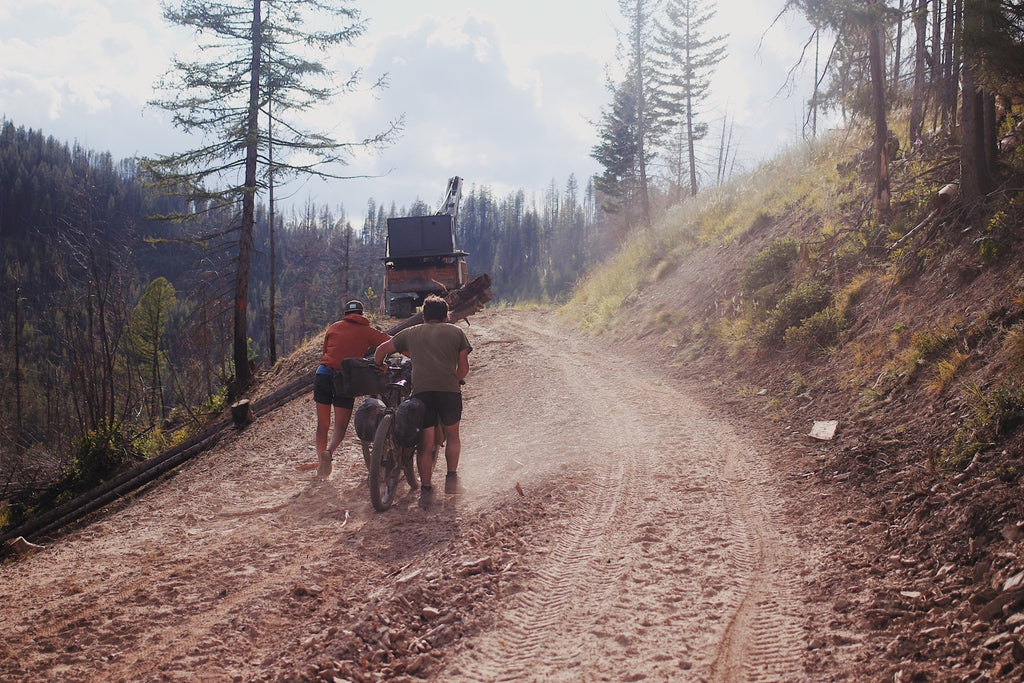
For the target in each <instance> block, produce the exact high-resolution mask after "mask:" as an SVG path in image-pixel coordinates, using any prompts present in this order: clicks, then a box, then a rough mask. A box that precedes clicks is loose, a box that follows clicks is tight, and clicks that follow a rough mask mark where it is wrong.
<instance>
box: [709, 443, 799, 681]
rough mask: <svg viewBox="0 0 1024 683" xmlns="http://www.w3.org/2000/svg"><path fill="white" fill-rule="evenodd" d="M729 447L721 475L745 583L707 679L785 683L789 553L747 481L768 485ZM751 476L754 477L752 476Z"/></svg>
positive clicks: (789, 664)
mask: <svg viewBox="0 0 1024 683" xmlns="http://www.w3.org/2000/svg"><path fill="white" fill-rule="evenodd" d="M758 470H760V468H759V467H758V466H757V465H756V464H755V463H753V462H750V461H748V460H747V459H746V458H744V456H743V455H742V453H741V451H740V447H739V446H737V445H736V444H735V443H730V444H728V446H727V448H726V459H725V468H724V471H723V476H724V478H725V480H726V481H727V482H728V484H729V487H730V493H731V495H730V498H729V503H728V507H729V511H730V514H731V516H732V518H733V519H734V524H733V529H734V531H735V533H736V534H737V536H739V537H741V539H742V543H741V545H742V547H743V548H744V550H743V551H741V552H740V553H739V556H740V557H741V561H742V565H743V566H744V573H746V574H748V576H749V581H747V582H746V585H745V587H744V591H745V592H744V594H743V596H742V599H741V600H740V603H739V605H738V607H737V608H736V611H735V612H734V613H733V615H732V617H731V618H730V619H729V622H728V624H727V626H726V629H725V632H724V634H723V636H722V639H721V641H720V643H719V645H718V648H717V651H716V653H715V658H714V661H713V662H712V665H711V676H710V677H711V680H712V681H719V682H723V683H724V682H728V681H738V680H743V681H776V680H778V681H785V680H790V679H791V677H792V675H793V672H794V671H798V670H799V658H800V651H799V648H798V645H797V644H798V643H800V642H801V641H802V639H803V636H804V634H803V631H802V630H801V629H800V628H799V627H798V626H797V624H798V623H799V621H798V618H799V610H798V609H796V606H795V604H794V602H795V601H794V599H793V597H792V596H794V595H795V594H796V586H795V581H794V579H793V577H791V576H788V575H787V574H786V573H785V572H784V571H783V570H784V569H785V567H786V566H787V564H788V559H789V556H790V555H791V553H789V552H787V549H786V546H785V541H784V539H783V538H782V537H781V536H780V535H779V534H778V533H777V532H776V531H775V529H776V527H777V523H776V522H775V521H774V520H773V518H772V514H771V512H770V511H769V510H768V509H767V508H766V506H765V501H764V500H763V498H762V496H761V495H759V492H758V490H757V489H756V488H755V487H753V486H751V484H750V483H749V482H750V481H751V480H753V481H757V480H760V481H762V482H765V481H766V480H767V478H766V476H765V475H764V473H762V472H759V471H758ZM755 473H756V474H755Z"/></svg>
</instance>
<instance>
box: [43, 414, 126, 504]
mask: <svg viewBox="0 0 1024 683" xmlns="http://www.w3.org/2000/svg"><path fill="white" fill-rule="evenodd" d="M139 457H140V456H139V454H138V453H137V452H136V450H135V448H134V447H133V446H132V443H131V440H130V439H129V438H128V437H126V436H125V435H124V434H123V433H122V432H121V430H120V429H119V428H118V426H117V425H114V424H112V423H109V422H107V423H104V424H102V425H100V426H99V427H97V428H96V429H94V430H92V431H90V432H87V433H86V434H84V435H83V436H82V437H81V438H79V439H78V441H77V442H76V443H75V447H74V450H73V451H72V453H71V457H70V458H69V459H68V463H67V466H66V467H65V470H64V473H63V477H62V484H61V489H62V491H61V492H60V493H59V497H60V498H61V499H70V498H72V497H74V496H76V495H78V494H80V493H84V492H85V491H88V490H89V489H91V488H93V487H94V486H97V485H98V484H100V483H102V482H103V481H104V480H105V479H108V478H109V477H110V476H111V475H113V474H114V473H116V472H117V471H118V470H120V469H121V468H122V467H124V466H125V465H127V464H128V463H130V462H132V461H133V460H136V459H139Z"/></svg>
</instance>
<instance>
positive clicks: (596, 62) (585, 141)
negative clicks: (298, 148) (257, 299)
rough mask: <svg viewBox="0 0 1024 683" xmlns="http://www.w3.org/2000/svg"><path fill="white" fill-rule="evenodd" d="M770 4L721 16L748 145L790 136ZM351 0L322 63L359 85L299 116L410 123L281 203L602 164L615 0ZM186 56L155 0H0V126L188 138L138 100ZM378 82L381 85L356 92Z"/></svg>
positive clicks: (787, 55) (107, 141) (507, 185)
mask: <svg viewBox="0 0 1024 683" xmlns="http://www.w3.org/2000/svg"><path fill="white" fill-rule="evenodd" d="M770 4H775V3H764V2H763V0H722V1H721V3H720V8H719V14H720V16H721V18H722V20H723V22H725V28H724V30H726V31H728V32H729V33H730V34H732V36H733V38H732V39H731V43H730V56H729V59H728V60H727V61H726V62H724V63H723V64H722V65H721V66H720V67H719V73H718V75H717V76H716V86H715V94H714V97H713V102H711V103H709V104H711V105H712V109H711V113H712V114H713V115H714V116H716V117H721V116H722V114H723V113H724V112H725V110H726V107H728V111H729V114H730V116H733V117H735V120H736V122H737V126H738V127H742V131H739V132H738V135H739V136H740V137H741V138H742V139H743V145H744V146H745V147H748V148H750V149H751V150H753V149H754V148H755V145H756V146H764V147H766V148H767V146H768V144H769V143H774V142H775V138H776V137H778V136H780V135H781V136H782V137H789V138H792V135H793V133H792V131H793V123H792V120H793V118H794V114H793V113H792V112H793V110H794V102H792V101H790V102H786V101H784V100H782V99H776V100H773V99H772V96H773V95H774V94H775V91H776V90H778V88H779V87H780V86H781V85H782V83H783V80H784V78H785V71H786V69H788V68H789V67H790V66H791V65H792V59H791V56H792V53H793V51H794V49H798V47H797V46H794V39H793V35H794V33H793V31H792V29H791V28H789V27H782V30H775V29H773V30H772V31H769V32H768V34H767V35H766V36H765V39H764V43H763V45H762V48H761V50H760V52H758V53H756V54H755V53H754V46H755V45H756V43H757V41H758V40H760V39H761V35H762V33H764V31H765V30H766V29H767V28H768V24H769V23H770V21H771V19H772V18H774V14H775V12H776V11H777V10H775V9H773V8H771V7H770V6H766V5H770ZM357 6H360V8H361V10H362V12H363V14H364V17H365V18H366V19H367V20H368V22H369V24H368V30H367V33H366V34H365V35H364V36H363V37H361V38H360V39H359V40H358V41H357V43H356V44H355V45H353V46H350V47H344V48H341V49H338V50H336V51H332V53H331V55H330V56H329V58H328V59H329V61H330V64H329V65H330V66H331V68H332V69H333V70H334V71H335V72H336V73H337V75H338V76H339V77H340V78H342V79H344V78H346V77H347V76H348V75H349V74H350V73H351V72H352V71H353V70H355V69H361V70H362V71H363V74H364V75H363V80H362V84H363V86H362V87H363V89H361V90H357V91H356V92H351V93H347V94H345V95H343V96H341V97H339V98H338V99H336V100H335V101H332V102H328V103H324V105H323V106H320V107H317V108H315V109H314V110H311V111H310V112H309V113H308V114H307V116H306V117H305V119H304V127H305V128H306V129H307V130H314V131H322V132H326V133H328V134H329V135H331V136H333V137H334V138H336V139H338V140H341V141H355V140H359V139H361V138H363V137H365V136H368V135H372V134H373V133H375V132H377V131H380V130H381V129H383V128H385V127H386V126H387V124H388V122H389V121H391V120H393V119H394V118H396V117H397V116H398V115H400V114H402V113H404V114H405V115H406V129H405V132H404V134H403V135H402V136H401V138H400V139H399V140H398V142H397V144H396V145H394V146H393V147H392V148H390V149H388V150H386V151H385V152H383V153H382V154H379V155H374V154H370V153H369V152H367V151H358V152H357V153H356V154H355V158H354V160H353V163H352V164H351V165H350V166H348V167H347V168H344V169H338V171H339V173H342V174H355V175H359V174H370V175H374V174H376V175H385V176H386V177H384V178H380V179H376V180H365V181H355V180H353V181H332V182H329V183H320V182H312V181H311V182H307V183H305V184H303V185H301V186H296V187H294V188H290V192H291V193H292V194H294V200H293V201H296V202H298V203H300V204H301V203H302V202H304V201H305V200H306V198H307V196H311V197H312V198H313V199H314V200H315V201H318V202H323V203H328V204H330V205H332V206H336V205H337V204H338V203H341V202H343V203H344V204H345V207H346V209H347V210H348V212H349V214H350V215H352V214H359V213H361V211H362V210H363V207H364V206H365V204H366V200H367V199H368V198H370V197H371V196H372V197H374V198H375V199H376V200H377V202H378V203H379V204H384V205H389V204H390V203H391V202H392V201H394V202H395V203H396V204H398V205H399V206H403V205H405V206H407V205H409V204H411V202H412V201H413V200H414V199H417V198H419V199H422V200H423V201H426V202H428V203H431V204H434V203H436V201H437V200H439V199H440V198H441V195H442V194H443V192H444V187H445V183H446V180H447V178H448V177H449V176H450V175H453V174H459V175H462V176H463V177H464V178H465V179H466V182H467V185H478V186H479V185H487V186H489V187H491V188H492V189H493V190H494V191H495V192H497V193H501V192H505V191H511V190H513V189H519V188H523V189H525V190H526V191H527V193H530V192H532V191H534V190H542V189H543V188H545V187H546V186H547V185H548V184H549V183H550V182H551V180H555V181H556V183H557V184H559V185H562V184H564V182H565V180H566V179H567V178H568V176H569V174H570V173H575V174H576V176H577V179H578V181H579V182H580V183H581V184H583V183H585V182H586V176H587V175H589V174H590V173H593V172H595V171H596V170H597V169H596V163H595V162H594V161H593V160H592V159H590V157H589V154H590V150H591V148H592V146H593V145H594V143H595V141H596V140H595V129H594V126H593V122H595V121H597V120H598V119H599V117H600V114H601V110H602V108H603V107H605V106H606V105H607V103H608V100H609V97H610V96H609V94H608V92H607V91H606V90H605V88H604V83H605V67H606V66H608V65H609V64H611V63H613V62H614V60H615V46H616V34H615V27H616V26H621V25H622V24H623V23H624V22H623V20H622V19H621V17H620V16H619V10H618V2H617V0H559V1H558V2H551V0H515V1H514V2H494V1H491V2H486V3H475V4H472V6H471V7H469V8H467V3H465V1H464V0H431V2H429V3H424V2H422V0H377V1H376V2H374V3H357ZM797 35H800V34H799V32H797ZM193 46H194V41H193V38H192V36H191V35H189V34H188V33H187V32H185V31H184V30H182V29H180V28H172V27H169V26H167V25H166V24H165V23H164V22H163V20H162V18H161V12H160V6H159V3H157V2H154V1H153V0H144V1H141V2H140V1H139V0H21V1H20V2H2V3H0V115H3V116H6V117H7V118H8V119H10V120H12V121H14V122H15V123H16V124H18V125H25V126H27V127H34V128H42V129H43V130H44V131H45V132H46V133H48V134H52V135H54V136H55V137H58V138H60V139H66V140H69V141H70V140H79V141H80V142H83V143H85V144H88V145H89V146H91V147H93V148H94V149H97V150H100V151H107V150H109V151H111V152H112V153H113V154H114V155H115V157H119V158H120V157H124V156H130V155H133V154H135V153H141V154H156V153H168V152H171V151H174V150H176V149H182V148H184V147H185V146H186V145H194V144H196V141H195V140H188V139H186V138H185V137H184V136H183V135H182V134H180V133H177V132H176V131H174V130H173V129H172V128H171V127H170V125H169V123H168V121H167V118H168V115H167V114H166V113H164V112H161V111H159V110H156V109H153V108H150V107H147V106H146V101H147V100H149V99H151V98H153V96H154V95H153V91H152V87H153V85H154V84H155V83H156V81H157V79H158V78H159V76H160V75H161V74H163V73H164V72H165V71H166V70H167V69H168V68H169V67H170V59H171V56H172V54H174V53H175V52H178V53H180V54H182V55H183V56H185V55H188V54H189V52H190V50H192V49H193ZM385 72H387V73H389V75H390V87H389V88H387V89H386V90H383V91H377V92H369V91H367V90H366V89H365V86H366V85H367V84H368V83H371V82H372V81H373V80H374V79H376V78H377V77H378V76H379V75H380V74H382V73H385ZM719 83H720V84H721V87H720V86H719ZM794 97H795V99H796V102H798V101H799V99H800V97H799V96H794ZM780 121H781V122H782V123H781V124H780V123H779V122H780ZM780 131H781V132H780ZM765 141H767V142H765ZM752 153H753V152H752ZM758 156H760V155H758ZM360 218H361V217H360ZM354 222H357V221H354Z"/></svg>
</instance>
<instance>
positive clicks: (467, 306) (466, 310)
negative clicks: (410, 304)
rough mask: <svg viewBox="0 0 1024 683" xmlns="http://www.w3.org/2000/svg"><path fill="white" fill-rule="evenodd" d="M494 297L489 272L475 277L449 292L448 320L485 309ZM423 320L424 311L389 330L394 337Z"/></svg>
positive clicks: (459, 318)
mask: <svg viewBox="0 0 1024 683" xmlns="http://www.w3.org/2000/svg"><path fill="white" fill-rule="evenodd" d="M493 298H494V295H493V294H492V293H491V276H490V275H488V274H487V273H482V274H481V275H477V276H476V277H475V278H473V279H472V280H470V281H469V282H467V283H466V284H464V285H462V286H461V287H459V288H458V289H456V290H453V291H451V292H448V294H447V296H445V297H444V300H445V301H446V302H447V303H448V322H450V323H456V322H458V321H460V320H465V319H466V318H468V317H469V316H471V315H473V314H474V313H477V312H478V311H481V310H483V308H484V304H486V303H487V302H488V301H490V300H491V299H493ZM421 322H423V313H417V314H416V315H412V316H409V317H408V318H406V319H405V320H403V321H402V322H400V323H398V324H397V325H394V326H393V327H391V328H390V329H388V330H387V333H388V334H390V335H391V336H392V337H393V336H395V335H396V334H398V333H399V332H401V331H402V330H404V329H405V328H407V327H412V326H413V325H419V324H420V323H421Z"/></svg>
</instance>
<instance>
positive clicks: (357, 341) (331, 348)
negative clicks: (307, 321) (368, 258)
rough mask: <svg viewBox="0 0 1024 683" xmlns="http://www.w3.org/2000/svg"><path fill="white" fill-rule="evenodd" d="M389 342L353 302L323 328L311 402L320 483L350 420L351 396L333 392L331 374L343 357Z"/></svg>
mask: <svg viewBox="0 0 1024 683" xmlns="http://www.w3.org/2000/svg"><path fill="white" fill-rule="evenodd" d="M389 339H391V337H390V336H389V335H388V334H387V333H386V332H381V331H380V330H378V329H377V328H375V327H373V326H372V325H370V321H369V320H368V319H367V318H366V317H365V316H364V315H363V303H362V302H361V301H359V300H356V299H353V300H352V301H349V302H348V303H347V304H345V312H344V315H343V316H342V318H341V320H339V321H337V322H336V323H333V324H332V325H331V326H330V327H328V328H327V333H326V334H325V335H324V348H323V353H322V354H321V357H320V366H319V367H318V368H317V369H316V374H315V375H314V376H313V401H314V402H315V403H316V452H317V455H318V457H319V461H320V462H319V467H318V469H317V472H316V474H317V477H318V478H319V479H321V480H323V479H327V478H328V477H330V476H331V471H332V470H333V464H332V463H333V460H334V451H335V449H336V448H337V447H338V446H340V445H341V440H342V439H343V438H345V432H346V431H347V430H348V423H349V420H351V418H352V407H353V406H354V405H355V397H354V396H345V395H344V394H338V393H336V392H335V391H334V380H333V377H334V372H335V371H336V370H341V361H342V359H344V358H362V357H363V356H365V355H367V354H368V353H369V352H370V351H372V350H373V349H375V348H377V347H378V346H379V345H381V344H383V343H384V342H386V341H388V340H389ZM332 406H333V408H334V431H333V433H331V438H330V443H328V441H327V435H328V433H329V432H330V430H331V407H332Z"/></svg>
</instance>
